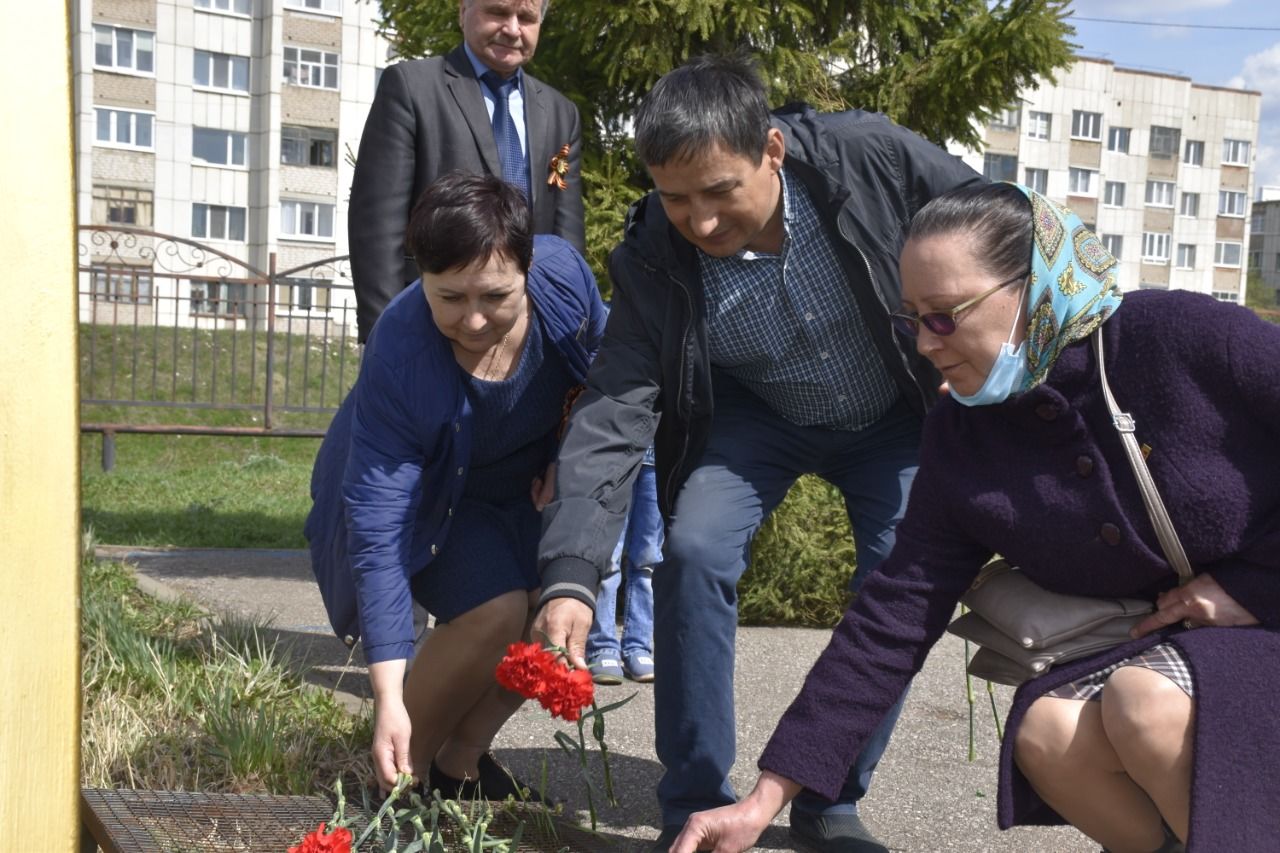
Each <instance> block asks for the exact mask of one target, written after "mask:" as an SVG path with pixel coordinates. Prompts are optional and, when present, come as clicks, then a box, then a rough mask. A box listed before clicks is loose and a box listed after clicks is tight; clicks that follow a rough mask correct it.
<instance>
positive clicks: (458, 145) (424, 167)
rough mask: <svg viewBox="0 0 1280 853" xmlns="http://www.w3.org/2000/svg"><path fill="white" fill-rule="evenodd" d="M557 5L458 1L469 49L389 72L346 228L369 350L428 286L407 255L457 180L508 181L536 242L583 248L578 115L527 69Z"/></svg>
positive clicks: (528, 0)
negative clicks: (386, 318)
mask: <svg viewBox="0 0 1280 853" xmlns="http://www.w3.org/2000/svg"><path fill="white" fill-rule="evenodd" d="M549 2H550V0H459V3H458V18H459V21H460V23H461V25H462V37H463V44H462V45H461V46H459V47H457V48H455V49H454V50H452V51H451V52H450V53H448V54H447V55H445V56H442V57H441V56H435V57H431V58H429V59H419V60H414V61H411V62H401V63H398V64H396V65H392V66H390V67H388V68H387V69H386V71H385V72H383V75H382V81H381V82H380V83H379V85H378V92H377V95H375V96H374V99H373V106H372V107H371V108H370V110H369V118H368V120H367V121H366V122H365V126H364V134H363V136H362V137H361V138H360V154H359V156H358V157H357V158H356V170H355V177H354V179H353V181H352V184H351V204H350V208H349V214H348V216H349V218H348V226H347V234H348V237H349V240H350V244H351V272H352V278H353V280H354V284H355V291H356V308H357V311H356V319H357V324H358V327H359V333H360V341H361V342H364V341H365V339H366V338H368V336H369V331H370V330H371V329H372V328H373V324H374V321H376V320H377V319H378V316H379V315H380V314H381V313H382V309H383V308H385V307H386V305H387V303H388V302H390V301H391V299H392V298H393V297H394V296H395V295H396V294H397V293H399V292H400V291H401V290H403V289H404V287H405V286H406V285H407V284H408V283H409V282H411V281H413V280H414V279H415V278H417V277H418V271H417V269H416V267H415V265H414V263H413V259H412V258H411V257H408V255H407V254H406V252H405V249H404V231H405V226H406V225H407V224H408V222H409V211H410V209H411V208H412V207H413V203H414V201H416V200H417V198H418V196H419V195H420V194H421V193H422V191H423V189H425V188H426V186H427V185H428V184H430V183H431V182H432V181H434V180H435V179H436V178H438V177H440V176H441V175H443V174H445V173H447V172H451V171H454V170H462V171H465V172H473V173H480V174H493V175H498V176H500V177H502V178H504V179H505V180H507V181H508V182H510V183H513V184H515V185H516V186H519V187H521V189H523V190H524V191H525V197H526V198H528V199H529V201H530V209H531V211H532V213H533V229H534V231H535V233H539V234H557V235H559V236H561V237H563V238H564V239H566V240H568V241H569V242H570V243H572V244H573V245H574V246H576V247H577V248H578V250H579V251H582V249H583V247H584V242H585V241H584V234H583V225H582V175H581V170H580V157H581V149H582V123H581V119H580V118H579V117H578V109H577V107H575V106H574V105H573V104H572V103H571V102H570V101H569V99H568V98H566V97H564V95H562V94H560V93H559V92H557V91H556V90H555V89H553V88H551V87H550V86H548V85H546V84H545V83H543V82H542V81H541V80H538V79H536V78H534V77H533V76H531V75H529V74H526V73H525V72H524V71H522V70H521V67H522V66H523V65H524V64H525V63H527V62H528V61H529V60H530V59H532V58H533V52H534V49H535V48H537V46H538V32H539V30H540V28H541V26H542V19H543V16H544V15H545V14H546V10H547V5H548V3H549ZM566 149H567V150H566Z"/></svg>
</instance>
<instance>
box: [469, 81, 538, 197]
mask: <svg viewBox="0 0 1280 853" xmlns="http://www.w3.org/2000/svg"><path fill="white" fill-rule="evenodd" d="M480 79H481V80H483V81H484V84H485V85H486V86H488V87H489V91H490V92H492V93H493V100H494V104H493V141H494V142H495V143H497V146H498V159H499V160H500V161H501V162H502V179H503V180H504V181H506V182H507V183H509V184H514V185H515V187H516V188H517V189H519V190H520V191H521V192H523V193H524V197H525V199H526V200H527V199H528V198H529V170H528V169H527V168H525V161H524V151H522V150H521V148H520V136H519V134H518V133H516V123H515V120H514V119H513V118H511V108H510V107H509V106H508V104H507V98H508V97H509V96H510V95H511V92H512V90H514V89H515V87H516V76H515V75H514V74H513V75H511V78H510V79H508V80H503V79H502V78H501V77H499V76H498V74H497V72H494V71H486V72H485V73H484V74H483V75H482V76H481V78H480Z"/></svg>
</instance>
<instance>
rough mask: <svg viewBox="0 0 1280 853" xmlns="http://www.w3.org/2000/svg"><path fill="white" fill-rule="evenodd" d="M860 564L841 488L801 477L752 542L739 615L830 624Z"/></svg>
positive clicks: (768, 621) (764, 621) (750, 621)
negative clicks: (857, 564) (856, 558)
mask: <svg viewBox="0 0 1280 853" xmlns="http://www.w3.org/2000/svg"><path fill="white" fill-rule="evenodd" d="M855 564H856V561H855V559H854V547H853V535H852V533H851V532H850V530H849V517H848V515H847V514H846V512H845V508H844V499H843V498H842V497H841V495H840V492H839V491H838V490H837V489H836V488H835V487H834V486H832V485H830V484H829V483H827V482H825V481H823V480H820V479H818V478H817V477H809V476H806V477H801V478H800V479H799V480H798V481H797V482H796V484H795V486H794V487H792V489H791V492H790V493H789V494H788V495H787V498H786V500H785V501H783V502H782V505H781V506H779V507H778V508H777V509H776V510H775V511H774V512H773V514H772V515H771V516H770V517H769V518H767V519H766V520H765V522H764V525H763V527H761V529H760V532H759V534H757V535H756V539H755V542H754V543H753V544H752V547H751V564H750V565H749V566H748V567H747V571H746V573H745V574H744V575H743V576H742V580H741V582H740V583H739V584H738V598H739V600H738V621H739V622H740V623H742V624H743V625H803V626H809V627H815V628H830V627H832V626H833V625H835V624H836V623H837V622H838V621H840V616H841V614H842V613H844V609H845V607H846V606H847V605H848V603H849V580H850V579H851V578H852V577H853V570H854V566H855Z"/></svg>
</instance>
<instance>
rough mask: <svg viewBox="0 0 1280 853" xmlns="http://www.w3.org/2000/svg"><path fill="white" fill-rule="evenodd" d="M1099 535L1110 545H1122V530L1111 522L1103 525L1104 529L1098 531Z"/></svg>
mask: <svg viewBox="0 0 1280 853" xmlns="http://www.w3.org/2000/svg"><path fill="white" fill-rule="evenodd" d="M1098 534H1099V535H1100V536H1101V537H1102V541H1103V542H1106V543H1107V544H1108V545H1119V544H1120V528H1119V527H1116V526H1115V525H1114V524H1112V523H1111V522H1107V523H1106V524H1104V525H1102V529H1101V530H1100V531H1098Z"/></svg>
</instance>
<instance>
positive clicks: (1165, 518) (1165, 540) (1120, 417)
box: [1093, 328, 1195, 583]
mask: <svg viewBox="0 0 1280 853" xmlns="http://www.w3.org/2000/svg"><path fill="white" fill-rule="evenodd" d="M1093 351H1094V352H1095V353H1097V355H1098V376H1099V377H1100V378H1101V379H1102V395H1103V396H1104V397H1106V400H1107V409H1108V411H1110V412H1111V423H1113V424H1115V428H1116V431H1117V432H1119V433H1120V443H1121V444H1122V445H1124V453H1125V456H1128V457H1129V464H1130V465H1131V466H1133V473H1134V474H1135V475H1137V477H1138V487H1139V488H1140V489H1141V490H1142V502H1143V503H1145V504H1146V505H1147V512H1148V513H1149V514H1150V516H1151V523H1152V525H1154V526H1155V529H1156V537H1157V538H1159V540H1160V547H1161V548H1162V549H1163V550H1164V555H1165V557H1166V558H1167V559H1168V560H1169V564H1170V565H1172V566H1173V569H1174V571H1176V572H1177V573H1178V582H1179V583H1187V582H1188V581H1189V580H1191V578H1192V577H1194V576H1195V573H1194V572H1193V571H1192V570H1191V563H1190V562H1189V561H1188V560H1187V552H1186V551H1184V550H1182V542H1181V541H1180V540H1179V539H1178V531H1176V530H1174V529H1173V522H1172V521H1171V520H1170V519H1169V513H1168V512H1167V511H1166V510H1165V508H1164V501H1163V500H1161V499H1160V491H1159V490H1158V489H1157V488H1156V482H1155V480H1153V479H1151V471H1150V470H1148V468H1147V460H1146V457H1144V456H1143V455H1142V450H1141V449H1140V448H1139V447H1138V439H1137V438H1135V437H1134V434H1133V432H1134V429H1135V428H1136V427H1137V422H1136V421H1135V420H1134V419H1133V415H1131V414H1129V413H1128V412H1122V411H1120V407H1119V406H1118V405H1116V398H1115V397H1113V396H1112V394H1111V386H1110V385H1109V384H1108V383H1107V368H1106V363H1105V358H1104V357H1103V354H1102V329H1101V328H1099V329H1098V331H1097V332H1095V333H1094V335H1093Z"/></svg>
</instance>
